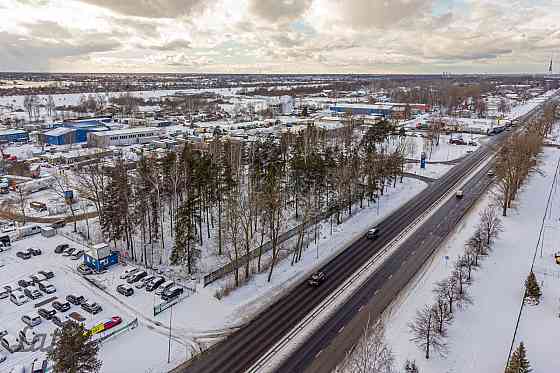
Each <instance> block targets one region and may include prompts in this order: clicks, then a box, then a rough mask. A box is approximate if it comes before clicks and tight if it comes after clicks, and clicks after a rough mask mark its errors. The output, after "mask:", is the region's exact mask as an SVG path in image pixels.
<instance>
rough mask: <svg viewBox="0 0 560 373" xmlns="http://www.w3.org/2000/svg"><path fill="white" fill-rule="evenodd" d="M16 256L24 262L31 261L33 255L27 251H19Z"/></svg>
mask: <svg viewBox="0 0 560 373" xmlns="http://www.w3.org/2000/svg"><path fill="white" fill-rule="evenodd" d="M16 256H17V257H18V258H21V259H23V260H27V259H30V258H31V253H29V252H27V251H18V252H17V253H16Z"/></svg>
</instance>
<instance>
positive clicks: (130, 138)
mask: <svg viewBox="0 0 560 373" xmlns="http://www.w3.org/2000/svg"><path fill="white" fill-rule="evenodd" d="M164 133H165V130H164V129H162V128H156V127H144V128H127V129H122V130H114V131H104V132H91V133H89V134H88V141H87V142H88V145H89V146H95V147H99V148H108V147H110V146H128V145H134V144H146V143H149V142H152V141H154V140H157V139H158V138H159V135H161V134H164Z"/></svg>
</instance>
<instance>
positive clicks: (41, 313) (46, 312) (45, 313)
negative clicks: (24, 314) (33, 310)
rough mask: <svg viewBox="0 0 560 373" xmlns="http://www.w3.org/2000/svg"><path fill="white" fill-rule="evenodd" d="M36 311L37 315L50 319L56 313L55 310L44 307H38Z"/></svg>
mask: <svg viewBox="0 0 560 373" xmlns="http://www.w3.org/2000/svg"><path fill="white" fill-rule="evenodd" d="M37 313H38V314H39V316H41V317H42V318H43V319H45V320H50V319H52V317H53V316H54V315H56V311H55V310H52V309H50V310H48V309H46V308H39V309H38V310H37Z"/></svg>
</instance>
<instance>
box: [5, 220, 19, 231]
mask: <svg viewBox="0 0 560 373" xmlns="http://www.w3.org/2000/svg"><path fill="white" fill-rule="evenodd" d="M16 229H17V226H16V222H15V221H11V222H9V223H6V224H4V225H3V226H2V233H10V232H14V231H15V230H16Z"/></svg>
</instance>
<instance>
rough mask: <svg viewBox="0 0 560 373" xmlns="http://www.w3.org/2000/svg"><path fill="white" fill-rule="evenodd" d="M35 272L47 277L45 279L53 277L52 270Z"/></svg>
mask: <svg viewBox="0 0 560 373" xmlns="http://www.w3.org/2000/svg"><path fill="white" fill-rule="evenodd" d="M37 273H39V274H41V275H43V276H45V277H46V278H47V280H50V279H51V278H54V272H53V271H38V272H37Z"/></svg>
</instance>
